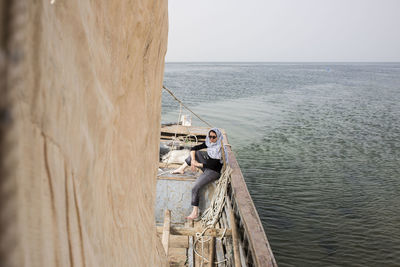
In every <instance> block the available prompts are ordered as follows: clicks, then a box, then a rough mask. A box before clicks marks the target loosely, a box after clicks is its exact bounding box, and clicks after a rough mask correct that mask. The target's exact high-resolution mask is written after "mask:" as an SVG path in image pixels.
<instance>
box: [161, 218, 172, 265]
mask: <svg viewBox="0 0 400 267" xmlns="http://www.w3.org/2000/svg"><path fill="white" fill-rule="evenodd" d="M170 228H171V211H170V210H165V215H164V229H163V234H162V239H161V242H162V244H163V246H164V250H165V254H166V255H167V258H168V252H169V231H170Z"/></svg>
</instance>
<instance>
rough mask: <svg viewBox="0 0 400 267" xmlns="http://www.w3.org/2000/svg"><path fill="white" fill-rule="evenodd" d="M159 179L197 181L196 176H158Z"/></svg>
mask: <svg viewBox="0 0 400 267" xmlns="http://www.w3.org/2000/svg"><path fill="white" fill-rule="evenodd" d="M157 179H158V180H174V181H196V178H193V176H192V177H184V176H182V177H179V176H158V177H157Z"/></svg>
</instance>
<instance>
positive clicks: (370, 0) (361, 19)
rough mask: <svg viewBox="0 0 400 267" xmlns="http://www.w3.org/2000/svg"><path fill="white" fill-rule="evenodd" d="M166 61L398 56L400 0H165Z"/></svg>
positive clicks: (343, 59) (356, 59) (393, 59)
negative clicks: (166, 24)
mask: <svg viewBox="0 0 400 267" xmlns="http://www.w3.org/2000/svg"><path fill="white" fill-rule="evenodd" d="M168 13H169V14H168V16H169V33H168V51H167V56H166V61H167V62H190V61H196V62H203V61H205V62H207V61H224V62H232V61H239V62H240V61H246V62H252V61H255V62H400V0H246V1H245V0H241V1H239V0H169V3H168Z"/></svg>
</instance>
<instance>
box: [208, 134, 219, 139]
mask: <svg viewBox="0 0 400 267" xmlns="http://www.w3.org/2000/svg"><path fill="white" fill-rule="evenodd" d="M208 137H209V138H210V139H216V138H217V136H216V135H209V136H208Z"/></svg>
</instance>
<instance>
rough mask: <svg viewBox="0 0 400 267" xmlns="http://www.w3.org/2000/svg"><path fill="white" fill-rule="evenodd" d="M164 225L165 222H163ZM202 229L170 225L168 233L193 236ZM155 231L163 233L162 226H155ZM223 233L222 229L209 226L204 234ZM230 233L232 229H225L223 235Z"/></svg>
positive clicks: (215, 234)
mask: <svg viewBox="0 0 400 267" xmlns="http://www.w3.org/2000/svg"><path fill="white" fill-rule="evenodd" d="M164 225H165V224H164ZM201 231H202V229H196V228H190V227H176V226H171V227H170V230H169V233H170V234H171V235H185V236H195V235H196V233H197V232H201ZM157 232H158V233H163V232H164V228H163V227H161V226H157ZM223 233H224V229H215V228H211V229H208V230H207V231H206V232H205V233H204V236H213V237H220V236H222V234H223ZM231 235H232V230H231V229H227V230H226V232H225V236H231Z"/></svg>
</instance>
